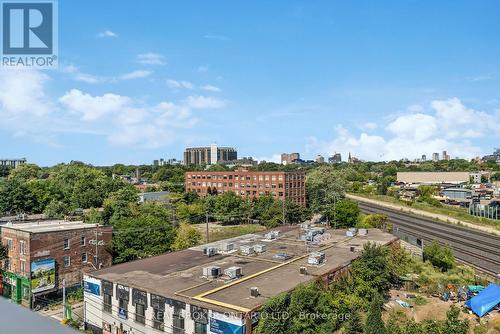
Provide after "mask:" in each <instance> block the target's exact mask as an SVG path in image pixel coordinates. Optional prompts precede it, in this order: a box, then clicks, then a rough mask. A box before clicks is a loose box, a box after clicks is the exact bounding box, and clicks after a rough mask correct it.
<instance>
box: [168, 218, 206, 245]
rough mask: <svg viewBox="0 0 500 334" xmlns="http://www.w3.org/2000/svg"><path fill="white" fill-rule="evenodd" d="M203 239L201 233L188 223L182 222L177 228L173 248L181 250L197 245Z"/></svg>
mask: <svg viewBox="0 0 500 334" xmlns="http://www.w3.org/2000/svg"><path fill="white" fill-rule="evenodd" d="M200 240H201V233H200V232H199V231H198V230H197V229H195V228H194V227H193V226H191V225H189V224H187V223H181V225H180V226H179V228H178V229H177V235H176V237H175V241H174V243H173V244H172V250H181V249H186V248H189V247H194V246H196V245H197V244H198V243H199V242H200Z"/></svg>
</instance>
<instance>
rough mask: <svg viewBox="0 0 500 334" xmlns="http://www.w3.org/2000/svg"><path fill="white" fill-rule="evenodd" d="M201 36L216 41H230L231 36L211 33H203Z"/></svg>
mask: <svg viewBox="0 0 500 334" xmlns="http://www.w3.org/2000/svg"><path fill="white" fill-rule="evenodd" d="M203 38H205V39H213V40H217V41H230V40H231V38H229V37H227V36H224V35H211V34H208V35H205V36H203Z"/></svg>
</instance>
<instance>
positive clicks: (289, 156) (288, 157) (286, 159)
mask: <svg viewBox="0 0 500 334" xmlns="http://www.w3.org/2000/svg"><path fill="white" fill-rule="evenodd" d="M299 159H300V154H299V153H281V163H282V164H284V165H286V164H291V163H292V162H294V161H295V160H299Z"/></svg>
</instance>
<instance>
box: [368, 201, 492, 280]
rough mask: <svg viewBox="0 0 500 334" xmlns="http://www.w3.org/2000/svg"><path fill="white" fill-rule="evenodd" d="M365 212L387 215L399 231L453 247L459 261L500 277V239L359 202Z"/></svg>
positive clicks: (426, 240) (396, 230)
mask: <svg viewBox="0 0 500 334" xmlns="http://www.w3.org/2000/svg"><path fill="white" fill-rule="evenodd" d="M359 207H360V209H361V211H363V212H366V213H383V214H386V215H387V216H388V221H389V222H390V223H391V224H393V225H394V227H395V231H394V232H398V233H405V234H408V235H411V236H413V237H415V238H417V239H420V240H423V241H425V242H432V241H433V240H437V241H439V242H440V243H441V244H445V245H448V246H450V247H451V249H452V250H453V251H454V253H455V257H456V258H457V260H459V261H461V262H464V263H466V264H468V265H471V266H473V267H476V268H477V269H479V270H482V271H484V272H487V273H489V274H491V275H494V276H497V275H499V273H500V238H499V237H497V236H494V235H490V234H487V233H483V232H479V231H476V230H472V229H468V228H464V227H461V226H458V225H453V224H447V223H442V222H437V221H434V220H432V219H429V218H424V217H419V216H416V215H412V214H409V213H404V212H400V211H397V210H393V209H389V208H385V207H382V206H378V205H374V204H372V203H365V202H359Z"/></svg>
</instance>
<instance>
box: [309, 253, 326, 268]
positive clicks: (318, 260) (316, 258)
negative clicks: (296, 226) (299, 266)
mask: <svg viewBox="0 0 500 334" xmlns="http://www.w3.org/2000/svg"><path fill="white" fill-rule="evenodd" d="M325 258H326V257H325V253H323V252H314V253H311V255H309V258H308V259H307V263H309V264H312V265H315V266H317V265H320V264H322V263H323V262H325Z"/></svg>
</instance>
